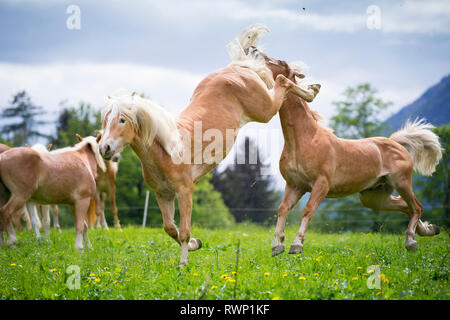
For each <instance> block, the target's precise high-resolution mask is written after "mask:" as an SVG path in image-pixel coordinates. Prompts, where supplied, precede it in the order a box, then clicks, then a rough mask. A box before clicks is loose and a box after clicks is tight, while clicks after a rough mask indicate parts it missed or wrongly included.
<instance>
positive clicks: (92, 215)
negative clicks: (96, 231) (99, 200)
mask: <svg viewBox="0 0 450 320" xmlns="http://www.w3.org/2000/svg"><path fill="white" fill-rule="evenodd" d="M87 218H88V221H89V226H92V227H93V226H95V223H96V222H97V212H96V204H95V199H91V202H90V203H89V209H88V216H87Z"/></svg>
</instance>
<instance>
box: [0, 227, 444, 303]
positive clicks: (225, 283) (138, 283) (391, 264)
mask: <svg viewBox="0 0 450 320" xmlns="http://www.w3.org/2000/svg"><path fill="white" fill-rule="evenodd" d="M273 231H274V230H273V227H271V228H267V227H262V226H254V225H245V224H240V225H236V226H234V227H232V228H229V229H205V228H200V227H197V226H193V230H192V236H194V237H199V238H200V239H201V240H202V241H203V248H202V249H200V250H199V251H196V252H192V253H191V254H190V255H189V262H190V263H189V265H187V266H186V267H185V268H184V269H182V270H180V269H179V268H178V262H179V250H180V249H179V246H178V245H177V244H175V242H174V241H173V240H172V239H171V238H170V237H169V236H167V235H166V234H165V232H164V230H163V229H162V228H145V229H143V228H141V227H126V228H123V231H120V230H117V229H111V230H109V231H106V230H103V229H96V230H89V237H90V239H91V242H92V245H93V249H88V250H85V251H84V252H81V253H79V252H78V251H77V250H76V249H75V248H74V246H73V242H74V237H75V234H74V232H73V229H65V230H63V231H62V233H58V232H57V231H55V230H53V229H52V230H51V235H50V240H49V241H43V242H42V243H41V244H38V243H37V242H36V239H35V237H34V234H33V233H32V232H30V231H23V232H21V233H18V238H19V243H18V245H17V248H12V249H8V248H6V247H2V248H1V249H0V298H1V299H2V300H4V299H275V300H276V299H280V300H283V299H284V300H287V299H373V300H379V299H445V300H448V299H449V298H450V285H449V279H448V276H449V258H448V244H449V243H448V234H447V232H446V231H445V230H442V232H441V234H439V235H437V236H435V237H430V238H423V237H419V236H417V237H416V239H417V241H418V244H419V249H418V250H417V252H407V251H406V250H405V248H404V235H403V234H395V235H389V234H383V233H378V234H370V233H355V234H319V233H314V232H309V233H308V235H307V238H306V241H305V249H304V252H303V253H302V254H296V255H289V254H287V252H285V253H283V254H281V255H279V256H277V257H275V258H272V257H271V250H270V246H271V241H272V238H273ZM296 232H297V227H294V226H288V228H287V230H286V237H287V239H286V244H287V245H289V244H290V242H291V241H292V239H293V238H294V236H295V233H296ZM238 239H240V252H239V262H238V270H237V274H236V273H235V270H236V260H237V259H236V258H237V254H236V252H237V250H236V249H237V243H238ZM288 248H289V247H288V246H287V250H288ZM73 265H75V266H78V267H79V270H80V277H79V278H80V286H79V289H76V288H75V289H72V290H71V289H69V288H68V286H67V282H68V280H69V281H70V279H71V278H70V277H71V276H72V273H71V272H67V271H68V267H69V266H73ZM370 266H372V267H370ZM373 266H375V268H376V266H379V271H380V273H379V274H377V277H378V279H379V280H380V281H379V282H380V288H379V289H377V288H373V289H370V288H368V286H367V279H368V278H369V277H372V279H374V278H375V276H374V271H372V269H371V268H374V267H373ZM69 271H70V269H69Z"/></svg>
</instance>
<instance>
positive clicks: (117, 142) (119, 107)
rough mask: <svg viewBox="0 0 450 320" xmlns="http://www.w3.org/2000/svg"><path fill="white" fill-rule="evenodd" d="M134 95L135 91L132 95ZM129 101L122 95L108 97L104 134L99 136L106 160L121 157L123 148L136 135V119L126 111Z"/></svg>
mask: <svg viewBox="0 0 450 320" xmlns="http://www.w3.org/2000/svg"><path fill="white" fill-rule="evenodd" d="M133 96H134V93H133V95H132V97H133ZM126 103H127V101H125V100H124V99H121V98H120V97H119V98H117V97H109V96H108V98H107V100H106V102H105V104H104V106H103V109H102V126H103V130H102V134H100V135H98V136H97V139H98V143H99V149H100V154H101V155H102V157H103V158H105V159H106V160H113V161H114V160H116V161H118V160H119V159H120V153H121V152H122V150H123V148H124V147H125V146H126V145H128V144H130V143H131V142H132V141H133V140H134V138H135V135H136V129H135V126H136V119H135V118H134V117H132V116H130V113H129V112H126V111H125V110H126V109H127V108H126V106H124V105H123V104H126Z"/></svg>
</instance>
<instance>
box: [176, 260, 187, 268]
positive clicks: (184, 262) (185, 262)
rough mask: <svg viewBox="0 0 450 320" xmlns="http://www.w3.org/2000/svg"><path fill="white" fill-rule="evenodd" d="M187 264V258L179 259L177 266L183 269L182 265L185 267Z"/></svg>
mask: <svg viewBox="0 0 450 320" xmlns="http://www.w3.org/2000/svg"><path fill="white" fill-rule="evenodd" d="M187 265H188V262H187V260H186V261H180V264H179V265H178V267H179V268H180V269H184V267H186V266H187Z"/></svg>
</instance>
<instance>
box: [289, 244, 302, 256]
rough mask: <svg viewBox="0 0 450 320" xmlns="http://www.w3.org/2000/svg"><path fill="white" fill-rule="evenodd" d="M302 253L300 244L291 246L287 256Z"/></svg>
mask: <svg viewBox="0 0 450 320" xmlns="http://www.w3.org/2000/svg"><path fill="white" fill-rule="evenodd" d="M302 251H303V246H302V245H301V244H293V245H291V248H290V249H289V254H297V253H301V252H302Z"/></svg>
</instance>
